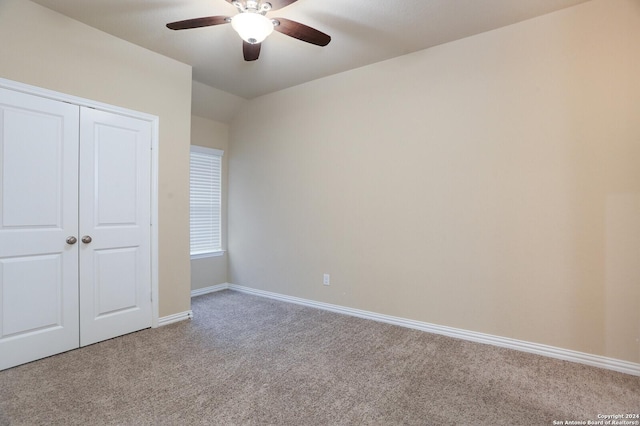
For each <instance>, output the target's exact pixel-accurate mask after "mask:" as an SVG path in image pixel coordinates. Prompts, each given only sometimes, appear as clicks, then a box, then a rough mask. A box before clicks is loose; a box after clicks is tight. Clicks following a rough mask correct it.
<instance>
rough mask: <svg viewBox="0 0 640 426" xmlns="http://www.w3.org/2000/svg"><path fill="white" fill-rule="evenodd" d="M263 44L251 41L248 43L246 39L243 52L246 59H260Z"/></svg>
mask: <svg viewBox="0 0 640 426" xmlns="http://www.w3.org/2000/svg"><path fill="white" fill-rule="evenodd" d="M261 46H262V43H255V44H251V43H247V42H246V41H243V44H242V53H243V54H244V60H245V61H255V60H256V59H258V56H260V47H261Z"/></svg>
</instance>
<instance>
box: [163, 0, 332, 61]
mask: <svg viewBox="0 0 640 426" xmlns="http://www.w3.org/2000/svg"><path fill="white" fill-rule="evenodd" d="M226 1H227V2H229V3H231V4H233V5H234V6H235V7H236V8H238V12H239V13H238V14H236V15H234V16H208V17H204V18H195V19H187V20H184V21H177V22H171V23H169V24H167V28H170V29H172V30H186V29H189V28H199V27H209V26H212V25H221V24H229V23H230V24H231V26H232V27H233V29H234V30H236V32H237V33H238V34H239V35H240V37H241V38H242V40H243V45H242V52H243V54H244V60H245V61H255V60H256V59H258V56H260V46H261V43H262V42H263V41H264V39H266V38H267V37H268V36H269V34H271V33H272V32H273V30H276V31H278V32H280V33H282V34H286V35H288V36H290V37H294V38H297V39H298V40H302V41H306V42H307V43H311V44H315V45H317V46H326V45H327V44H329V42H330V41H331V37H330V36H329V35H327V34H325V33H323V32H321V31H318V30H316V29H315V28H311V27H309V26H306V25H304V24H301V23H299V22H296V21H292V20H290V19H284V18H267V17H266V16H265V15H266V14H267V12H269V11H272V10H278V9H282V8H283V7H285V6H289V5H290V4H291V3H295V2H296V1H297V0H226Z"/></svg>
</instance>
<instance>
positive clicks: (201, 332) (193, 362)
mask: <svg viewBox="0 0 640 426" xmlns="http://www.w3.org/2000/svg"><path fill="white" fill-rule="evenodd" d="M193 311H194V319H193V320H191V321H182V322H179V323H175V324H171V325H168V326H165V327H161V328H157V329H148V330H143V331H140V332H137V333H132V334H129V335H126V336H122V337H119V338H116V339H112V340H108V341H105V342H101V343H98V344H95V345H92V346H88V347H85V348H82V349H78V350H74V351H70V352H67V353H64V354H60V355H56V356H53V357H50V358H46V359H43V360H40V361H36V362H33V363H30V364H26V365H23V366H19V367H15V368H12V369H9V370H6V371H3V372H0V424H2V425H116V424H117V425H151V424H153V425H206V424H210V425H552V424H553V422H554V421H560V422H563V423H564V421H585V422H586V421H588V420H591V421H595V420H598V415H612V414H626V413H640V377H635V376H630V375H625V374H622V373H616V372H612V371H608V370H603V369H599V368H595V367H589V366H584V365H580V364H574V363H570V362H566V361H560V360H556V359H550V358H546V357H542V356H537V355H533V354H528V353H522V352H517V351H513V350H509V349H504V348H498V347H493V346H489V345H483V344H478V343H472V342H467V341H463V340H458V339H454V338H450V337H445V336H439V335H433V334H429V333H425V332H422V331H417V330H411V329H405V328H401V327H397V326H393V325H389V324H384V323H378V322H373V321H370V320H364V319H360V318H354V317H349V316H345V315H340V314H336V313H332V312H327V311H322V310H318V309H313V308H309V307H304V306H299V305H295V304H289V303H285V302H281V301H275V300H270V299H265V298H260V297H257V296H252V295H247V294H243V293H239V292H234V291H229V290H227V291H222V292H219V293H213V294H208V295H204V296H199V297H197V298H194V299H193Z"/></svg>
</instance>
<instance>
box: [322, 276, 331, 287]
mask: <svg viewBox="0 0 640 426" xmlns="http://www.w3.org/2000/svg"><path fill="white" fill-rule="evenodd" d="M322 284H324V285H329V284H331V276H330V275H329V274H324V276H323V277H322Z"/></svg>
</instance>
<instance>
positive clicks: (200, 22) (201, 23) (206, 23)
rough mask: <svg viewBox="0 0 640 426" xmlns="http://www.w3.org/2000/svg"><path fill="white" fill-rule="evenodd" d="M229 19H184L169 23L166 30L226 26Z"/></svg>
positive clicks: (215, 17)
mask: <svg viewBox="0 0 640 426" xmlns="http://www.w3.org/2000/svg"><path fill="white" fill-rule="evenodd" d="M229 22H231V19H230V18H229V17H227V16H207V17H206V18H195V19H186V20H184V21H177V22H171V23H169V24H167V28H169V29H172V30H188V29H189V28H199V27H210V26H211V25H220V24H228V23H229Z"/></svg>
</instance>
